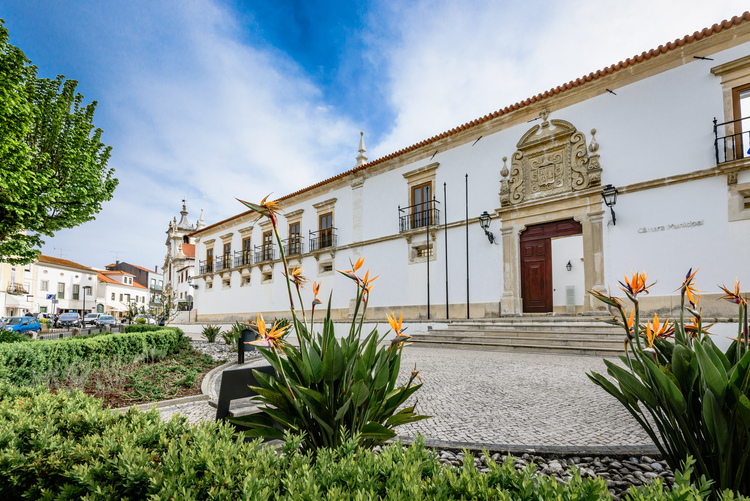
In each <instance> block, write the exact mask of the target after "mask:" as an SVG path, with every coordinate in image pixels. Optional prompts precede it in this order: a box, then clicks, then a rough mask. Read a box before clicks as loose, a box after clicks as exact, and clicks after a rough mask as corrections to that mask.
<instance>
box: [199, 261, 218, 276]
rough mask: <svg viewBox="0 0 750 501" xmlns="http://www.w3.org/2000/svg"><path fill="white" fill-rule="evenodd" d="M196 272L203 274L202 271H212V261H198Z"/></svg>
mask: <svg viewBox="0 0 750 501" xmlns="http://www.w3.org/2000/svg"><path fill="white" fill-rule="evenodd" d="M198 272H199V274H200V275H203V274H204V273H213V272H214V263H213V261H210V260H205V261H198Z"/></svg>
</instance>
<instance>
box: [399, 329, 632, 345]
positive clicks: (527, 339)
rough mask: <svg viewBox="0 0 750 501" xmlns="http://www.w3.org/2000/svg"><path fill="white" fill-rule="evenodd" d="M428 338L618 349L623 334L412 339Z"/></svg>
mask: <svg viewBox="0 0 750 501" xmlns="http://www.w3.org/2000/svg"><path fill="white" fill-rule="evenodd" d="M424 339H430V340H434V341H436V342H449V341H450V342H456V343H461V342H471V343H484V344H509V345H535V346H578V347H591V348H597V347H605V348H615V349H618V348H620V347H622V346H623V340H624V336H606V337H601V336H589V337H586V336H541V335H537V336H525V335H523V334H522V333H514V335H489V334H483V335H473V334H468V333H458V332H451V333H438V332H435V331H433V332H431V333H429V334H416V335H414V336H412V340H424Z"/></svg>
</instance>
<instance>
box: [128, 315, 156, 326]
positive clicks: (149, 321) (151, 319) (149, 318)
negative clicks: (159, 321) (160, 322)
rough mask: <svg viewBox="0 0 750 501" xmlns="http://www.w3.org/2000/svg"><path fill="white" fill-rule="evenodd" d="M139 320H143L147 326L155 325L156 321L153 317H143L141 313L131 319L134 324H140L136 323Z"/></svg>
mask: <svg viewBox="0 0 750 501" xmlns="http://www.w3.org/2000/svg"><path fill="white" fill-rule="evenodd" d="M139 318H143V319H145V320H146V322H145V323H146V324H147V325H156V320H154V317H152V316H151V315H144V314H143V313H141V314H140V315H136V316H135V318H134V319H133V323H134V324H139V323H141V322H139V321H138V319H139Z"/></svg>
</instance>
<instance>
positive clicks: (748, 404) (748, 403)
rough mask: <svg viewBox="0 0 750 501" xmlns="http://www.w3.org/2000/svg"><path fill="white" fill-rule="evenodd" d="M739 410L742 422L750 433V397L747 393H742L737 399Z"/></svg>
mask: <svg viewBox="0 0 750 501" xmlns="http://www.w3.org/2000/svg"><path fill="white" fill-rule="evenodd" d="M737 410H738V411H739V414H740V419H741V420H742V424H743V425H744V426H745V432H746V433H748V434H750V399H748V398H747V396H746V395H744V394H740V397H739V398H738V399H737Z"/></svg>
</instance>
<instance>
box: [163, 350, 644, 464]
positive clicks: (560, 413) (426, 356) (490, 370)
mask: <svg viewBox="0 0 750 501" xmlns="http://www.w3.org/2000/svg"><path fill="white" fill-rule="evenodd" d="M415 364H416V370H418V371H419V376H420V377H421V378H422V381H423V384H424V385H423V386H422V388H421V389H420V390H419V391H417V392H416V393H415V394H414V396H413V397H412V399H413V401H414V403H415V404H416V410H417V412H418V413H420V414H426V415H429V416H432V417H431V418H430V419H426V420H423V421H419V422H417V423H411V424H408V425H403V426H400V427H398V428H396V431H397V432H398V434H399V436H401V437H403V438H407V439H408V438H413V437H414V436H416V435H418V434H421V435H424V437H425V438H426V440H427V441H428V443H433V444H438V445H439V444H442V445H448V444H456V445H458V443H460V444H474V445H476V446H481V445H485V444H486V445H490V446H503V448H505V449H507V450H513V449H519V448H529V449H535V450H544V449H548V450H555V449H558V450H565V449H569V448H571V449H580V448H584V449H588V450H591V451H597V450H601V451H611V452H617V451H618V450H622V451H627V450H633V449H634V448H635V449H641V450H644V451H646V450H652V449H653V444H652V442H651V440H650V439H649V437H648V436H647V435H646V433H645V432H643V431H642V429H641V428H640V426H639V425H638V424H637V423H636V421H635V420H634V419H633V417H632V416H630V414H629V413H628V412H627V411H626V410H625V409H624V408H623V407H622V406H621V405H620V403H619V402H617V400H615V399H614V398H613V397H611V396H610V395H609V394H607V393H606V392H604V390H602V389H601V388H599V387H598V386H596V385H594V384H593V383H592V382H591V381H590V380H589V379H588V378H587V377H586V372H590V371H592V370H593V371H597V372H600V373H606V368H605V365H604V363H603V362H602V359H601V358H599V357H586V356H566V355H552V354H527V353H507V352H492V351H476V350H449V349H442V348H428V347H419V346H408V347H407V348H405V349H404V352H403V356H402V362H401V378H402V379H404V380H405V379H406V378H408V376H409V373H410V372H411V371H412V370H413V369H414V366H415ZM217 383H218V381H217V379H216V377H214V380H213V381H211V382H210V384H209V387H212V388H216V387H217V386H216V385H217ZM161 411H162V415H163V416H164V417H165V418H169V417H171V416H172V415H173V414H175V413H180V414H184V415H186V416H187V417H188V419H189V420H190V421H191V422H197V421H199V420H201V419H204V420H212V419H213V417H214V415H215V409H213V408H212V407H209V405H208V403H207V402H206V401H203V402H195V403H188V404H182V405H180V406H172V407H165V408H163V409H161Z"/></svg>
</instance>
